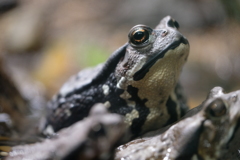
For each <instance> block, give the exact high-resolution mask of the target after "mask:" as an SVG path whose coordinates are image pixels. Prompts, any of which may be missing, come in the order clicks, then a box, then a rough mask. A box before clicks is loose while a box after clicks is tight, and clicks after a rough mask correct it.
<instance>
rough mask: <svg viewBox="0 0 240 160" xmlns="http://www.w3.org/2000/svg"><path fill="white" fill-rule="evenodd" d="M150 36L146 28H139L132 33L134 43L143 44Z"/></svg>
mask: <svg viewBox="0 0 240 160" xmlns="http://www.w3.org/2000/svg"><path fill="white" fill-rule="evenodd" d="M148 38H149V34H148V31H146V30H143V29H141V30H137V31H135V32H134V33H133V35H132V43H133V44H142V43H145V42H146V41H147V40H148Z"/></svg>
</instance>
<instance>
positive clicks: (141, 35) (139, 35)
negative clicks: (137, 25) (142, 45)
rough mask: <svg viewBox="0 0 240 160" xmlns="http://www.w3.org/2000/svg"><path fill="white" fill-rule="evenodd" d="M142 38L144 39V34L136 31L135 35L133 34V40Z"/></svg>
mask: <svg viewBox="0 0 240 160" xmlns="http://www.w3.org/2000/svg"><path fill="white" fill-rule="evenodd" d="M142 38H144V32H142V31H138V32H137V33H135V34H134V39H135V40H141V39H142Z"/></svg>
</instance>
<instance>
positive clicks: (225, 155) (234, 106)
mask: <svg viewBox="0 0 240 160" xmlns="http://www.w3.org/2000/svg"><path fill="white" fill-rule="evenodd" d="M239 121H240V90H239V91H235V92H231V93H228V94H224V93H223V89H222V88H221V87H215V88H213V89H212V90H211V91H210V94H209V96H208V97H207V99H206V101H204V103H203V104H202V105H200V106H199V107H197V108H195V109H193V110H191V111H189V113H188V114H187V115H186V116H185V117H184V118H183V119H182V120H180V121H179V122H178V123H176V124H174V125H172V126H170V128H168V129H167V130H166V131H165V132H163V133H162V134H161V130H160V131H159V132H158V133H155V136H154V135H152V136H149V134H148V136H145V137H143V138H139V139H136V140H133V141H131V142H129V143H127V144H125V145H122V146H120V147H118V149H117V154H116V157H115V159H121V160H136V159H137V160H146V159H152V160H154V159H158V160H162V159H163V160H177V159H184V160H217V159H222V160H223V159H231V160H233V159H234V160H235V159H239V157H240V155H239V153H238V150H239V149H240V140H239V135H236V133H239V127H238V125H239V124H238V123H239ZM234 133H235V134H234ZM237 137H238V138H237ZM233 140H234V142H233ZM231 144H232V145H233V146H231ZM228 149H230V150H228Z"/></svg>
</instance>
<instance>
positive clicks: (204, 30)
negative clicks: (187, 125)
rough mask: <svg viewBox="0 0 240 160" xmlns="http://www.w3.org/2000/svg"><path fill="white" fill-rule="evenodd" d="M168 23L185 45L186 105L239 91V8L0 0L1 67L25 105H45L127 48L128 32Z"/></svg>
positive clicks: (201, 0) (134, 0)
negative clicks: (31, 101) (37, 98)
mask: <svg viewBox="0 0 240 160" xmlns="http://www.w3.org/2000/svg"><path fill="white" fill-rule="evenodd" d="M166 15H171V16H172V17H173V18H174V19H176V20H177V21H178V22H179V24H180V31H181V32H182V33H183V34H184V35H185V36H186V37H187V38H188V40H189V42H190V47H191V49H190V56H189V59H188V62H187V64H186V65H185V66H184V69H183V71H182V74H181V79H180V81H181V83H182V85H183V86H184V90H185V93H186V94H187V96H188V100H189V105H190V106H191V107H195V106H196V105H198V104H200V103H201V102H202V101H203V100H204V99H205V97H206V95H207V93H208V92H209V90H210V89H211V88H213V87H214V86H222V87H223V88H224V89H225V90H226V91H227V92H229V91H233V90H237V89H240V83H239V81H240V0H231V1H226V0H211V1H209V0H195V1H193V0H181V1H179V0H148V1H145V0H128V1H126V0H125V1H124V0H114V1H112V0H101V1H99V0H87V1H84V0H41V1H39V0H1V1H0V57H1V58H0V59H1V63H2V66H3V67H4V69H5V70H6V71H7V72H8V74H10V75H11V76H12V77H13V78H14V81H15V82H16V83H17V84H18V87H19V88H20V90H21V91H22V92H23V94H24V95H25V96H26V97H28V98H33V97H31V96H33V95H35V94H33V93H39V94H42V93H44V95H46V97H47V98H51V97H52V96H53V94H55V93H56V92H57V91H58V90H59V88H60V87H61V86H62V84H63V83H64V82H65V81H66V80H67V79H68V78H69V77H70V76H71V75H73V74H76V73H77V72H78V71H80V70H81V69H83V68H85V67H89V66H94V65H96V64H98V63H101V62H104V61H105V60H106V59H107V58H108V57H109V55H110V54H111V53H112V52H113V51H115V50H116V49H117V48H119V47H120V46H121V45H123V44H124V43H125V42H127V41H128V38H127V35H128V31H129V30H130V28H132V27H133V26H134V25H136V24H146V25H148V26H150V27H153V28H154V27H155V26H156V25H157V24H158V23H159V21H160V20H161V19H162V18H163V17H165V16H166Z"/></svg>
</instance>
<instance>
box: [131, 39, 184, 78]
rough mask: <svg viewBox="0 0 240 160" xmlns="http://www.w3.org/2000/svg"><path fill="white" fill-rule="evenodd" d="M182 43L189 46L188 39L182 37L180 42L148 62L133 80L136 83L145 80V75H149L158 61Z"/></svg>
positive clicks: (176, 42) (168, 47)
mask: <svg viewBox="0 0 240 160" xmlns="http://www.w3.org/2000/svg"><path fill="white" fill-rule="evenodd" d="M181 43H183V44H185V45H187V44H188V40H187V39H186V38H184V37H181V38H180V39H179V40H178V41H175V42H173V43H172V44H170V45H169V46H167V48H165V49H164V50H162V51H161V52H159V53H158V54H156V55H155V56H154V57H152V58H151V59H150V60H149V61H148V62H146V63H145V64H144V65H143V66H142V68H141V69H140V70H139V71H137V72H136V73H135V74H134V76H133V79H134V80H135V81H138V80H141V79H143V78H144V77H145V75H146V74H147V73H148V71H149V69H150V68H151V67H152V66H153V65H154V64H155V63H156V61H157V60H158V59H161V58H163V57H164V55H165V54H166V53H167V51H169V50H174V49H175V48H177V47H178V46H179V45H180V44H181Z"/></svg>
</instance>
